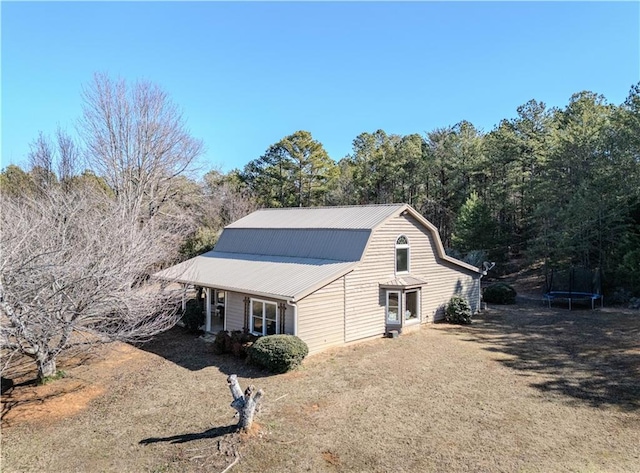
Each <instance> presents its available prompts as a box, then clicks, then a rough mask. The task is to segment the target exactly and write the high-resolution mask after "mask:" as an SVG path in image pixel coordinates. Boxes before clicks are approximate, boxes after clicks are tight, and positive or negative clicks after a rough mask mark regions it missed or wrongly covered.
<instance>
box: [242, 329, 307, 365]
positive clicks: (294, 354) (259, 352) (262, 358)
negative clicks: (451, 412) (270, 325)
mask: <svg viewBox="0 0 640 473" xmlns="http://www.w3.org/2000/svg"><path fill="white" fill-rule="evenodd" d="M248 351H249V361H250V362H252V363H255V364H257V365H258V366H262V367H263V368H266V369H268V370H269V371H271V372H272V373H286V372H287V371H290V370H292V369H294V368H295V367H297V366H298V365H299V364H300V363H302V360H303V359H304V357H305V356H307V355H308V354H309V348H308V347H307V344H306V343H304V342H303V341H302V340H300V339H299V338H298V337H296V336H294V335H267V336H266V337H261V338H259V339H258V340H257V341H256V342H255V343H254V344H253V345H251V347H250V348H249V350H248Z"/></svg>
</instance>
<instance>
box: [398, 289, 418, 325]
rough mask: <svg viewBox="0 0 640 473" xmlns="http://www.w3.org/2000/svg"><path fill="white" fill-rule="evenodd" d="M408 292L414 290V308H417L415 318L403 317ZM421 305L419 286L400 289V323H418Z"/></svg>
mask: <svg viewBox="0 0 640 473" xmlns="http://www.w3.org/2000/svg"><path fill="white" fill-rule="evenodd" d="M410 292H415V293H416V310H417V317H416V318H415V319H407V318H406V317H405V312H406V307H407V294H409V293H410ZM421 309H422V308H421V307H420V288H417V289H407V290H406V291H402V324H403V325H404V324H407V325H411V324H415V323H419V322H420V319H421V318H422V317H421Z"/></svg>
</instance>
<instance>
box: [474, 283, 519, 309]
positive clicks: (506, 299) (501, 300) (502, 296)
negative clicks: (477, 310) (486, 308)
mask: <svg viewBox="0 0 640 473" xmlns="http://www.w3.org/2000/svg"><path fill="white" fill-rule="evenodd" d="M517 294H518V293H517V292H516V290H515V289H514V288H513V287H511V286H509V285H508V284H505V283H503V282H498V283H495V284H492V285H491V286H487V287H486V288H485V289H484V291H483V292H482V299H483V300H484V301H485V302H491V303H493V304H515V303H516V295H517Z"/></svg>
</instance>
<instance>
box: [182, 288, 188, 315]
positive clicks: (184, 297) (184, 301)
mask: <svg viewBox="0 0 640 473" xmlns="http://www.w3.org/2000/svg"><path fill="white" fill-rule="evenodd" d="M185 310H187V285H186V284H183V285H182V312H183V313H184V311H185Z"/></svg>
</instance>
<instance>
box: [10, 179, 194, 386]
mask: <svg viewBox="0 0 640 473" xmlns="http://www.w3.org/2000/svg"><path fill="white" fill-rule="evenodd" d="M0 199H1V200H0V204H1V206H2V207H1V208H2V212H1V214H0V222H1V224H2V237H1V238H0V321H1V325H0V346H1V348H2V350H3V355H4V356H5V357H6V356H10V354H11V353H16V352H17V353H21V354H23V355H27V356H29V357H31V358H33V360H34V361H35V363H36V365H37V369H38V377H39V378H43V377H46V376H51V375H53V374H55V372H56V359H57V357H58V355H59V354H60V353H62V352H64V351H65V350H68V349H69V348H70V347H73V346H84V347H87V348H88V347H91V346H92V344H94V343H96V342H107V341H113V340H122V341H135V340H141V339H146V338H148V337H150V336H152V335H154V334H156V333H158V332H160V331H162V330H165V329H167V328H168V327H170V326H172V325H173V324H174V323H175V322H176V319H177V317H178V315H179V314H177V312H178V311H177V308H178V307H179V294H177V293H172V292H167V291H161V290H160V288H159V287H157V286H154V284H153V283H150V282H147V278H148V274H149V273H150V272H151V271H153V270H154V269H155V265H156V264H157V262H158V261H162V260H167V259H171V258H172V257H173V252H174V251H175V248H177V247H178V246H179V244H178V243H179V241H178V240H177V239H178V238H179V236H176V235H181V234H183V230H182V229H181V228H180V224H181V223H180V222H179V221H173V222H172V223H171V225H170V224H169V222H167V221H166V220H163V221H160V220H158V221H156V220H154V219H151V220H149V221H148V222H147V224H146V225H144V226H142V225H137V224H136V218H135V216H133V217H132V216H131V215H129V214H128V212H125V211H123V210H122V205H121V204H120V203H118V202H117V201H114V200H113V199H110V198H109V197H108V196H106V195H105V194H103V193H101V192H100V191H99V190H97V189H96V187H95V186H86V187H84V188H77V187H74V188H72V189H70V190H68V191H67V192H63V191H62V189H59V188H52V189H49V190H48V191H47V192H46V193H43V194H41V195H39V196H37V197H36V198H31V197H26V196H18V197H16V196H6V195H3V196H0Z"/></svg>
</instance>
